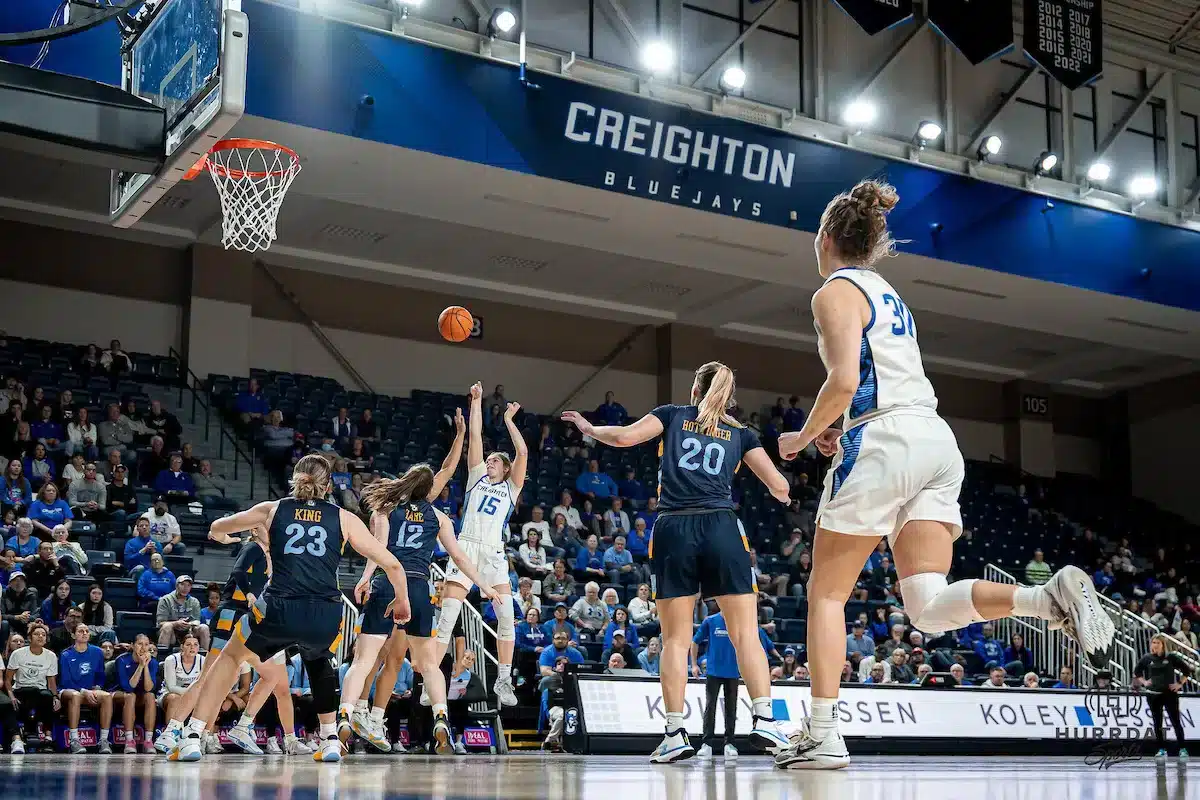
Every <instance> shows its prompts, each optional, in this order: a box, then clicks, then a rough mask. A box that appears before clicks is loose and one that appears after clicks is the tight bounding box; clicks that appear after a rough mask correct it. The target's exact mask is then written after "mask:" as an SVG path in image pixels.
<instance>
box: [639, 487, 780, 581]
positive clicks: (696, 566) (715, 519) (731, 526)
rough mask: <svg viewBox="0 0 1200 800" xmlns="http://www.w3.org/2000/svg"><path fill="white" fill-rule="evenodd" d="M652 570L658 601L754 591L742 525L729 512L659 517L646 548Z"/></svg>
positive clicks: (694, 512)
mask: <svg viewBox="0 0 1200 800" xmlns="http://www.w3.org/2000/svg"><path fill="white" fill-rule="evenodd" d="M650 569H651V587H650V589H651V593H652V594H653V596H654V597H655V598H656V599H662V600H667V599H670V598H672V597H689V596H691V595H694V594H699V595H701V596H702V597H721V596H724V595H738V594H754V593H755V592H757V591H758V588H757V587H756V586H755V584H754V575H753V572H752V570H751V567H750V544H749V542H748V541H747V540H746V534H745V531H743V529H742V521H741V520H739V519H738V518H737V515H736V514H734V513H733V511H730V510H727V509H719V510H705V511H700V510H697V511H669V512H663V513H662V514H660V515H659V516H658V520H657V521H656V522H655V523H654V538H653V539H652V540H651V542H650Z"/></svg>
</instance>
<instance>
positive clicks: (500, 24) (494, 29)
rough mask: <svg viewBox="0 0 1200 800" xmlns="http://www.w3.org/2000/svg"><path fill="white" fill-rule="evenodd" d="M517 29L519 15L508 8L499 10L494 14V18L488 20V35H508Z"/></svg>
mask: <svg viewBox="0 0 1200 800" xmlns="http://www.w3.org/2000/svg"><path fill="white" fill-rule="evenodd" d="M515 27H517V15H516V14H514V13H513V12H511V11H509V10H508V9H507V8H497V9H496V10H495V11H493V12H492V18H491V19H490V20H488V35H489V36H495V35H496V34H497V33H508V32H509V31H511V30H512V29H513V28H515Z"/></svg>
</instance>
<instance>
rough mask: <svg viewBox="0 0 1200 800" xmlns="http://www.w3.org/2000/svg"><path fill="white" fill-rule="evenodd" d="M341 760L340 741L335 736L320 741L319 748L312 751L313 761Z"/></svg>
mask: <svg viewBox="0 0 1200 800" xmlns="http://www.w3.org/2000/svg"><path fill="white" fill-rule="evenodd" d="M341 760H342V743H341V742H340V741H339V740H338V738H337V737H336V736H331V737H330V738H328V739H326V740H325V741H323V742H321V747H320V749H318V750H317V752H315V753H313V761H328V762H334V761H341Z"/></svg>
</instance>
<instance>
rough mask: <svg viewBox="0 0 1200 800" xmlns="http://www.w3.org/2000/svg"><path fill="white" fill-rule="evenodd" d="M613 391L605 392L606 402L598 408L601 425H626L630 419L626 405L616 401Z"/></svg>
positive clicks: (597, 414)
mask: <svg viewBox="0 0 1200 800" xmlns="http://www.w3.org/2000/svg"><path fill="white" fill-rule="evenodd" d="M615 398H616V395H614V394H613V393H612V392H605V393H604V402H603V403H602V404H601V405H600V406H598V407H597V408H596V416H597V417H598V420H597V421H598V422H599V423H600V424H601V425H624V424H625V421H626V420H627V419H629V413H628V412H627V411H626V410H625V406H623V405H621V404H620V403H618V402H617V401H616V399H615Z"/></svg>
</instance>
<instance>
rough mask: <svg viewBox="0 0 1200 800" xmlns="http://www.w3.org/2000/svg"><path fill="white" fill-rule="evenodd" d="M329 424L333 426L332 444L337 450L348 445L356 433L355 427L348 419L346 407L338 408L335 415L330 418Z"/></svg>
mask: <svg viewBox="0 0 1200 800" xmlns="http://www.w3.org/2000/svg"><path fill="white" fill-rule="evenodd" d="M330 424H331V425H332V426H333V427H332V433H333V439H334V442H335V445H334V446H335V447H336V448H337V449H338V450H342V449H345V448H347V447H349V446H350V440H351V439H353V438H354V437H355V436H357V435H358V432H357V428H355V426H354V423H353V422H351V421H350V412H349V411H348V410H347V409H346V408H339V409H338V413H337V416H336V417H334V418H333V419H331V420H330Z"/></svg>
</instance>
